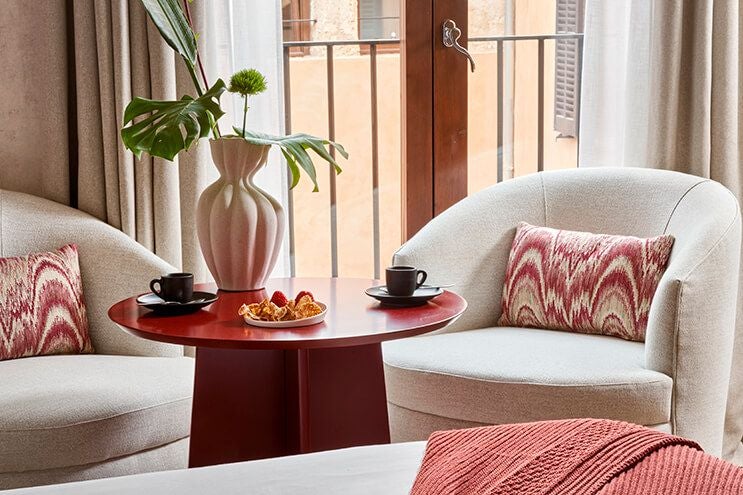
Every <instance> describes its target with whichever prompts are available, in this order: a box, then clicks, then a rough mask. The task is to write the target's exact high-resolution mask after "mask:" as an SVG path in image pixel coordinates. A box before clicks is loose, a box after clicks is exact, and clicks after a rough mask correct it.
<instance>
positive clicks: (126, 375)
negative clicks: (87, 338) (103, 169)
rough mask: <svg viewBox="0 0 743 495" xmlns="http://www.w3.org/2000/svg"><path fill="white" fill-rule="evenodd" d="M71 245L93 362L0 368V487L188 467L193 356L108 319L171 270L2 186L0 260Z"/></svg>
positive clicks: (70, 359)
mask: <svg viewBox="0 0 743 495" xmlns="http://www.w3.org/2000/svg"><path fill="white" fill-rule="evenodd" d="M68 243H76V244H77V245H78V247H79V254H80V270H81V273H82V280H83V291H84V296H85V300H86V304H87V307H88V318H89V323H90V332H91V338H92V341H93V346H94V348H95V352H96V354H89V355H64V356H44V357H30V358H24V359H15V360H9V361H0V489H4V488H11V487H18V486H29V485H40V484H49V483H61V482H66V481H73V480H82V479H89V478H103V477H109V476H118V475H123V474H130V473H138V472H145V471H156V470H164V469H176V468H184V467H186V465H187V454H188V449H187V447H188V435H189V426H190V415H191V394H192V388H193V359H191V358H188V357H184V350H183V348H182V347H179V346H171V345H168V344H159V343H155V342H149V341H145V340H142V339H138V338H136V337H133V336H131V335H128V334H126V333H124V332H123V331H121V330H120V329H118V328H117V327H116V325H115V324H113V323H112V322H111V321H110V320H109V319H108V317H107V311H108V308H109V307H110V306H111V305H112V304H113V303H114V302H116V301H118V300H119V299H122V298H125V297H128V296H131V295H133V294H135V293H138V292H144V291H145V290H146V289H147V283H148V281H149V280H150V279H152V278H154V277H155V276H156V275H158V274H161V273H163V272H167V271H172V270H173V268H172V267H171V266H170V265H168V264H167V263H165V262H164V261H162V260H161V259H159V258H158V257H156V256H155V255H153V254H152V253H150V252H148V251H147V250H146V249H144V248H143V247H142V246H140V245H139V244H137V243H136V242H134V241H133V240H131V239H130V238H129V237H127V236H126V235H124V234H123V233H122V232H120V231H118V230H116V229H114V228H112V227H110V226H108V225H106V224H104V223H103V222H101V221H99V220H97V219H95V218H93V217H91V216H90V215H87V214H85V213H82V212H80V211H78V210H74V209H72V208H68V207H65V206H62V205H59V204H57V203H53V202H51V201H47V200H43V199H40V198H36V197H33V196H29V195H26V194H20V193H14V192H9V191H3V190H0V256H3V257H7V256H15V255H21V254H26V253H29V252H39V251H50V250H54V249H56V248H58V247H60V246H63V245H65V244H68Z"/></svg>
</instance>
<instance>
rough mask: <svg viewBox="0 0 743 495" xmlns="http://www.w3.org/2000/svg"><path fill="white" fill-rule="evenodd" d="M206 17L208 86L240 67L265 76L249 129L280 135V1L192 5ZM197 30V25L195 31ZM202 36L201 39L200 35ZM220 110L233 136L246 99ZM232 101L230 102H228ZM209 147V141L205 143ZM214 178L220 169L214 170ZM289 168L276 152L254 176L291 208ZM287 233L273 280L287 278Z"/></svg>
mask: <svg viewBox="0 0 743 495" xmlns="http://www.w3.org/2000/svg"><path fill="white" fill-rule="evenodd" d="M198 4H201V5H200V6H199V7H197V8H200V9H203V10H202V13H203V17H202V18H203V19H204V25H203V34H202V35H201V36H204V37H205V38H204V39H203V43H204V44H203V48H202V56H203V58H204V62H205V65H206V71H207V74H208V77H209V82H210V83H213V81H215V80H216V79H217V78H219V77H221V78H222V79H224V81H225V82H226V83H228V84H229V77H230V75H231V74H233V73H234V72H236V71H238V70H241V69H248V68H255V69H258V70H259V71H261V73H263V75H264V76H265V77H266V80H267V83H268V89H267V90H266V92H265V93H262V94H261V95H259V96H255V97H253V98H252V100H251V101H250V110H249V111H248V122H247V127H248V128H249V129H253V130H257V131H262V132H266V133H269V134H281V133H283V131H284V119H283V105H284V102H283V95H284V92H283V63H282V61H283V50H282V45H281V43H282V39H281V36H282V30H281V5H280V2H277V1H271V2H267V1H262V2H252V1H251V2H247V1H244V0H209V1H206V0H202V1H200V2H195V3H193V4H191V5H193V6H195V5H198ZM197 29H198V27H197ZM201 36H200V37H201ZM222 102H223V105H222V108H223V109H225V110H226V113H227V115H225V116H224V117H222V119H221V120H220V122H221V128H222V132H232V126H233V125H236V126H238V127H240V126H241V125H242V100H241V99H240V98H238V97H236V96H234V95H232V94H229V93H225V94H224V96H222ZM230 103H231V104H230ZM202 144H206V143H202ZM210 174H211V175H212V176H214V177H215V178H216V175H217V171H216V169H215V168H214V167H211V168H210ZM286 174H287V171H286V166H285V164H284V162H283V158H282V157H281V153H280V152H278V151H277V150H275V149H274V150H272V151H271V155H270V157H269V160H268V164H267V166H266V167H265V169H264V170H262V171H261V172H259V173H258V175H257V176H256V183H257V184H258V185H259V186H260V187H261V188H262V189H264V190H265V191H267V192H268V193H270V194H271V195H273V196H274V197H275V198H276V199H278V200H279V201H280V202H281V204H282V205H284V208H286V207H287V192H286V183H287V178H286ZM289 273H290V269H289V250H288V232H287V233H286V236H285V239H284V247H283V249H282V252H281V254H280V255H279V261H278V263H277V264H276V268H275V269H274V272H273V276H275V277H281V276H288V275H289Z"/></svg>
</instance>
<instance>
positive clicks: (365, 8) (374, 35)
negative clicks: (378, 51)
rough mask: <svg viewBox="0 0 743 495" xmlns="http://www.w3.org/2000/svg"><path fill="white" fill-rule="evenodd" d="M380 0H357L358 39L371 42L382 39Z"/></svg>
mask: <svg viewBox="0 0 743 495" xmlns="http://www.w3.org/2000/svg"><path fill="white" fill-rule="evenodd" d="M380 17H382V2H381V0H359V38H361V39H366V40H370V39H371V40H373V39H379V38H382V22H381V20H380V19H379V18H380Z"/></svg>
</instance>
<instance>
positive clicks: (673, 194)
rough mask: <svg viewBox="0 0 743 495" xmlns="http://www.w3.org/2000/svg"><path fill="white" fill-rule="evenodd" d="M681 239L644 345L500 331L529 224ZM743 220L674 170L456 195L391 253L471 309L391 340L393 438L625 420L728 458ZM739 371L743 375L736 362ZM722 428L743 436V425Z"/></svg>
mask: <svg viewBox="0 0 743 495" xmlns="http://www.w3.org/2000/svg"><path fill="white" fill-rule="evenodd" d="M522 220H523V221H526V222H529V223H531V224H534V225H543V226H548V227H554V228H560V229H570V230H579V231H590V232H598V233H608V234H624V235H635V236H640V237H650V236H656V235H659V234H662V233H669V234H672V235H673V236H675V238H676V241H675V245H674V248H673V252H672V255H671V259H670V261H669V265H668V268H667V270H666V272H665V274H664V276H663V278H662V280H661V282H660V285H659V287H658V290H657V292H656V294H655V298H654V301H653V304H652V307H651V311H650V318H649V320H650V321H649V324H648V329H647V338H646V342H645V343H644V344H643V343H638V342H628V341H624V340H621V339H617V338H612V337H604V336H596V335H582V334H576V333H568V332H557V331H548V330H540V329H524V328H505V327H504V328H499V327H496V326H495V325H496V321H497V320H498V317H499V316H500V303H501V292H502V287H503V279H504V275H505V269H506V263H507V259H508V254H509V250H510V247H511V242H512V240H513V236H514V232H515V228H516V225H517V224H518V222H519V221H522ZM740 244H741V220H740V212H739V209H738V204H737V202H736V200H735V198H734V197H733V195H732V194H731V193H730V192H729V191H728V190H727V189H725V188H724V187H723V186H721V185H720V184H718V183H716V182H713V181H710V180H705V179H701V178H699V177H694V176H690V175H685V174H680V173H676V172H669V171H661V170H650V169H633V168H621V169H619V168H609V169H578V170H568V171H559V172H544V173H539V174H534V175H530V176H526V177H523V178H518V179H514V180H511V181H507V182H504V183H501V184H498V185H496V186H493V187H491V188H489V189H486V190H484V191H482V192H480V193H478V194H475V195H473V196H471V197H469V198H467V199H465V200H463V201H461V202H460V203H458V204H456V205H455V206H453V207H452V208H450V209H449V210H447V211H445V212H444V213H443V214H441V215H440V216H438V217H437V218H435V219H434V220H433V221H431V222H430V223H429V224H428V225H426V226H425V227H424V228H423V229H422V230H421V231H420V232H419V233H418V234H416V235H415V236H414V237H413V238H412V239H411V240H410V241H409V242H407V243H406V244H405V245H404V246H402V247H401V248H400V249H399V251H397V253H396V254H395V256H394V262H395V263H396V264H405V265H414V266H417V267H420V268H422V269H424V270H426V271H427V272H428V275H429V281H430V283H432V284H445V283H454V284H456V285H455V286H454V288H453V289H452V290H454V291H455V292H457V293H459V294H460V295H462V296H464V297H465V298H466V299H467V301H468V303H469V307H468V310H467V311H466V312H465V314H464V315H463V316H462V317H461V318H460V319H459V320H458V321H457V322H456V323H454V324H453V325H451V326H450V327H448V328H447V329H446V331H445V332H444V333H441V334H437V335H430V336H423V337H418V338H412V339H406V340H402V341H395V342H390V343H387V344H386V345H385V346H384V362H385V373H386V379H387V393H388V401H389V411H390V422H391V430H392V437H393V441H403V440H415V439H425V438H426V437H427V435H428V434H429V433H430V432H431V431H433V430H437V429H450V428H461V427H470V426H478V425H484V424H501V423H511V422H524V421H536V420H547V419H559V418H574V417H598V418H610V419H619V420H626V421H630V422H634V423H638V424H642V425H646V426H652V427H655V428H658V429H662V430H665V431H668V432H673V433H675V434H677V435H681V436H684V437H688V438H691V439H694V440H696V441H697V442H699V443H700V444H701V445H702V446H703V447H704V449H705V450H706V451H707V452H709V453H712V454H715V455H720V453H721V448H722V444H723V435H724V434H725V432H724V422H725V411H726V407H728V406H729V405H732V404H734V403H737V401H740V400H741V393H743V391H741V390H734V391H732V393H731V394H730V395H729V394H728V384H729V380H730V376H731V359H732V349H733V339H734V337H735V334H736V331H735V309H736V301H737V285H738V269H739V267H738V265H739V256H740ZM732 373H736V374H737V373H741V370H740V369H733V370H732ZM726 434H727V435H730V436H732V437H733V438H737V440H740V438H741V432H740V431H728V432H726Z"/></svg>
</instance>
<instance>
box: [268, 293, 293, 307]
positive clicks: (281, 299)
mask: <svg viewBox="0 0 743 495" xmlns="http://www.w3.org/2000/svg"><path fill="white" fill-rule="evenodd" d="M271 302H272V303H274V304H275V305H276V306H278V307H280V308H283V307H284V306H286V303H288V302H289V301H288V300H287V298H286V296H285V295H284V293H283V292H281V291H280V290H277V291H276V292H274V293H273V295H272V296H271Z"/></svg>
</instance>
